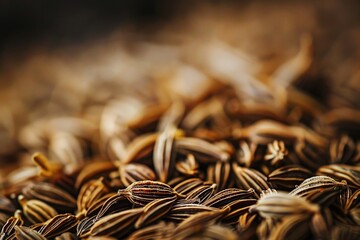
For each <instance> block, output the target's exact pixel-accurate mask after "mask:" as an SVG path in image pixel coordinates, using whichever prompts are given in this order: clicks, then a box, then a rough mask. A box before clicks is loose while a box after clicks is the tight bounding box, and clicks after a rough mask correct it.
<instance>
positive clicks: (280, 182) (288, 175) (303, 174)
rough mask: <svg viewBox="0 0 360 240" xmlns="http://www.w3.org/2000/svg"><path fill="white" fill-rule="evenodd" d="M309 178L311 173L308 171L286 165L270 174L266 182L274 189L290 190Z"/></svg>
mask: <svg viewBox="0 0 360 240" xmlns="http://www.w3.org/2000/svg"><path fill="white" fill-rule="evenodd" d="M310 177H312V173H311V171H309V170H308V169H306V168H303V167H300V166H297V165H288V166H284V167H280V168H277V169H275V170H274V171H273V172H271V173H270V174H269V176H268V181H269V182H270V183H271V184H272V185H273V186H275V187H276V188H280V189H286V190H292V189H294V188H295V187H296V186H297V185H299V184H300V183H302V182H303V181H304V180H305V179H307V178H310Z"/></svg>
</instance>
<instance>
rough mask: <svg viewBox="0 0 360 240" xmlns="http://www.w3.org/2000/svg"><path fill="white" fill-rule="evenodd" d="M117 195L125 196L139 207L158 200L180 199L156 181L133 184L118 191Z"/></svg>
mask: <svg viewBox="0 0 360 240" xmlns="http://www.w3.org/2000/svg"><path fill="white" fill-rule="evenodd" d="M118 194H119V195H120V196H125V197H126V198H127V199H128V200H129V201H130V202H132V203H134V204H137V205H140V206H143V205H146V204H147V203H149V202H151V201H153V200H156V199H159V198H168V197H173V196H177V197H181V195H179V194H178V193H177V192H176V191H174V190H173V189H172V188H171V187H170V186H169V185H167V184H165V183H162V182H157V181H139V182H134V183H133V184H131V185H130V186H128V187H127V188H126V189H121V190H119V191H118Z"/></svg>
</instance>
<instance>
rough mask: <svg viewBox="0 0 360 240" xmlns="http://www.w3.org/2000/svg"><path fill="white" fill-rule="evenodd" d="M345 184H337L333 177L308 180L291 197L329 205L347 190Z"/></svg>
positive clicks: (318, 177)
mask: <svg viewBox="0 0 360 240" xmlns="http://www.w3.org/2000/svg"><path fill="white" fill-rule="evenodd" d="M346 186H347V184H346V183H345V182H337V181H336V180H334V179H332V178H331V177H327V176H316V177H311V178H308V179H306V180H305V181H304V182H302V183H301V184H300V185H299V186H298V187H297V188H295V189H294V190H293V191H291V192H290V194H291V195H294V196H295V195H296V196H300V197H305V198H307V199H309V200H310V201H313V202H317V203H323V204H325V203H329V202H331V201H333V200H334V198H335V197H336V196H338V195H340V193H341V191H343V190H344V189H345V188H346Z"/></svg>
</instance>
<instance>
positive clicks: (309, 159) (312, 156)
mask: <svg viewBox="0 0 360 240" xmlns="http://www.w3.org/2000/svg"><path fill="white" fill-rule="evenodd" d="M289 158H291V160H292V161H293V162H295V163H299V164H301V165H303V166H306V167H307V168H309V169H311V170H316V169H317V168H318V167H320V166H321V165H324V164H326V161H325V159H327V156H326V150H325V148H321V147H318V146H316V145H312V144H310V143H308V142H303V141H299V142H296V144H295V146H294V153H293V154H292V155H291V156H289Z"/></svg>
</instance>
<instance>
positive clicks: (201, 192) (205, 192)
mask: <svg viewBox="0 0 360 240" xmlns="http://www.w3.org/2000/svg"><path fill="white" fill-rule="evenodd" d="M215 190H216V184H215V183H214V184H204V185H202V186H199V187H197V188H195V189H194V190H192V191H191V192H190V193H189V194H188V195H187V196H186V200H195V201H196V202H197V203H203V202H205V201H206V200H208V199H209V198H210V197H211V196H212V195H213V194H214V193H215Z"/></svg>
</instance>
